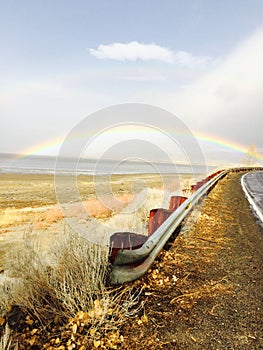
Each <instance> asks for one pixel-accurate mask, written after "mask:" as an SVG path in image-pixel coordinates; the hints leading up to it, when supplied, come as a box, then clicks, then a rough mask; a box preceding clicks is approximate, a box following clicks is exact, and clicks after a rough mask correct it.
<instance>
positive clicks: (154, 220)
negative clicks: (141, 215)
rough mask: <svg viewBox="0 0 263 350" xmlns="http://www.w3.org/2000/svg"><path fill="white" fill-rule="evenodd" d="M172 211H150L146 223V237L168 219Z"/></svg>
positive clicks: (159, 209)
mask: <svg viewBox="0 0 263 350" xmlns="http://www.w3.org/2000/svg"><path fill="white" fill-rule="evenodd" d="M172 212H173V210H167V209H163V208H158V209H152V210H151V211H150V217H149V222H148V236H151V235H152V234H153V233H154V231H156V230H157V228H158V227H160V226H161V225H162V223H163V222H164V221H165V220H166V219H167V218H169V216H170V215H171V214H172Z"/></svg>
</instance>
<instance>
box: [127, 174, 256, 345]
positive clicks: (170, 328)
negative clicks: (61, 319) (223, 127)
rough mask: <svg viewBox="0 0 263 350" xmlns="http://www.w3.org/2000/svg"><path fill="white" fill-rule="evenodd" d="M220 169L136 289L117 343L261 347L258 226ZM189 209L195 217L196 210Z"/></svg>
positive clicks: (235, 179)
mask: <svg viewBox="0 0 263 350" xmlns="http://www.w3.org/2000/svg"><path fill="white" fill-rule="evenodd" d="M240 177H241V174H232V175H228V176H227V177H226V178H224V179H223V180H221V181H220V183H219V184H218V185H217V186H216V187H215V188H214V189H213V190H212V191H211V192H210V194H209V195H208V197H207V198H206V199H205V201H204V202H203V206H202V209H201V214H200V216H199V218H198V220H197V222H196V223H195V224H194V225H193V226H192V227H191V228H190V229H188V230H187V229H186V230H183V231H182V232H181V233H180V234H179V236H178V237H177V239H176V240H175V241H174V243H173V244H172V246H171V247H170V249H169V250H168V251H166V252H163V253H162V256H161V257H160V258H159V259H158V260H159V261H157V262H156V263H155V264H154V267H153V268H152V271H151V272H149V273H148V274H147V275H146V276H145V277H144V278H143V279H142V280H141V281H137V282H136V285H137V287H138V288H139V287H141V286H142V287H143V288H144V292H143V297H142V299H143V301H144V309H143V313H142V315H141V317H140V318H138V319H136V320H134V322H131V323H130V324H128V325H127V326H126V327H125V328H124V329H123V330H122V331H123V335H124V337H125V341H124V343H123V349H134V350H135V349H138V350H139V349H154V350H157V349H167V350H168V349H174V350H175V349H180V350H181V349H198V350H199V349H209V350H210V349H235V350H237V349H240V350H246V349H247V350H249V349H263V292H262V291H263V230H262V228H261V226H259V225H258V224H257V222H256V218H255V217H254V216H253V214H252V212H251V209H250V207H249V205H248V202H247V200H246V198H245V196H244V194H243V191H242V189H241V185H240ZM195 215H198V213H196V214H195Z"/></svg>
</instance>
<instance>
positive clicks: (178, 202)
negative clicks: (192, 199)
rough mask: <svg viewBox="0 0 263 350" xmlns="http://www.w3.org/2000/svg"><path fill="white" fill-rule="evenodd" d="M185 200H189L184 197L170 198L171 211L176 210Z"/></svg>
mask: <svg viewBox="0 0 263 350" xmlns="http://www.w3.org/2000/svg"><path fill="white" fill-rule="evenodd" d="M185 200H187V197H183V196H172V197H171V198H170V206H169V210H173V211H174V210H176V209H177V208H178V207H179V206H180V205H181V204H182V203H183V202H184V201H185Z"/></svg>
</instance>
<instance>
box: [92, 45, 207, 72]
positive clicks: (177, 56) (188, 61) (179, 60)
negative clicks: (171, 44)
mask: <svg viewBox="0 0 263 350" xmlns="http://www.w3.org/2000/svg"><path fill="white" fill-rule="evenodd" d="M89 52H90V54H91V55H93V56H95V57H96V58H98V59H104V60H116V61H137V60H142V61H151V60H155V61H160V62H165V63H169V64H177V65H181V66H186V67H190V68H194V67H199V66H200V67H201V66H206V65H207V64H209V63H211V62H212V59H211V58H210V57H208V56H194V55H192V54H191V53H189V52H186V51H179V52H173V51H172V50H170V49H168V48H167V47H163V46H160V45H157V44H142V43H139V42H138V41H131V42H129V43H113V44H109V45H99V46H98V47H97V49H89Z"/></svg>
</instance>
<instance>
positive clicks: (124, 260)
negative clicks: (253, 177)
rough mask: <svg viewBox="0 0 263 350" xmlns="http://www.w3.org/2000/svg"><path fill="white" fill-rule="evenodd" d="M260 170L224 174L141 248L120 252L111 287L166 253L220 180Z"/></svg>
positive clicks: (137, 275)
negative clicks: (184, 223)
mask: <svg viewBox="0 0 263 350" xmlns="http://www.w3.org/2000/svg"><path fill="white" fill-rule="evenodd" d="M258 169H260V168H254V167H253V168H251V167H250V168H247V167H244V168H231V169H228V170H224V171H221V172H220V173H219V174H217V175H216V176H215V177H213V178H212V179H211V180H209V181H207V182H206V183H204V184H203V185H202V186H201V187H200V188H199V189H198V190H197V191H196V192H195V193H194V194H192V195H191V196H190V197H189V198H188V199H187V200H186V201H184V202H183V204H181V205H180V206H179V207H178V208H177V209H176V210H175V211H174V212H173V213H172V214H171V215H170V217H168V218H167V219H166V220H165V221H164V222H163V224H162V225H161V226H160V227H159V228H158V229H157V230H156V231H155V232H154V233H153V234H152V235H151V236H150V237H149V238H148V239H147V241H146V242H145V243H144V244H143V245H142V246H141V247H140V248H137V249H134V250H124V249H120V250H119V251H118V252H117V254H116V258H115V260H114V263H113V266H112V271H111V284H122V283H125V282H129V281H133V280H136V279H138V278H140V277H141V276H143V275H144V274H145V273H146V272H147V271H148V269H149V268H150V267H151V265H152V263H153V262H154V260H155V259H156V257H157V255H158V254H159V252H160V251H161V250H162V249H163V247H164V245H165V244H166V242H167V241H168V240H169V238H170V237H171V235H172V234H173V233H174V231H175V230H176V228H177V227H178V226H179V225H180V224H181V223H182V221H183V220H184V218H185V217H186V216H187V215H188V214H189V212H190V211H191V210H192V209H193V207H194V205H195V204H196V203H198V202H199V201H200V199H201V198H202V197H203V196H204V195H205V194H206V193H207V192H208V191H210V190H211V189H212V188H213V187H214V186H215V185H216V183H217V182H218V181H219V180H220V179H222V178H223V177H224V176H226V175H227V174H228V173H230V172H239V171H251V170H258ZM261 169H262V168H261Z"/></svg>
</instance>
